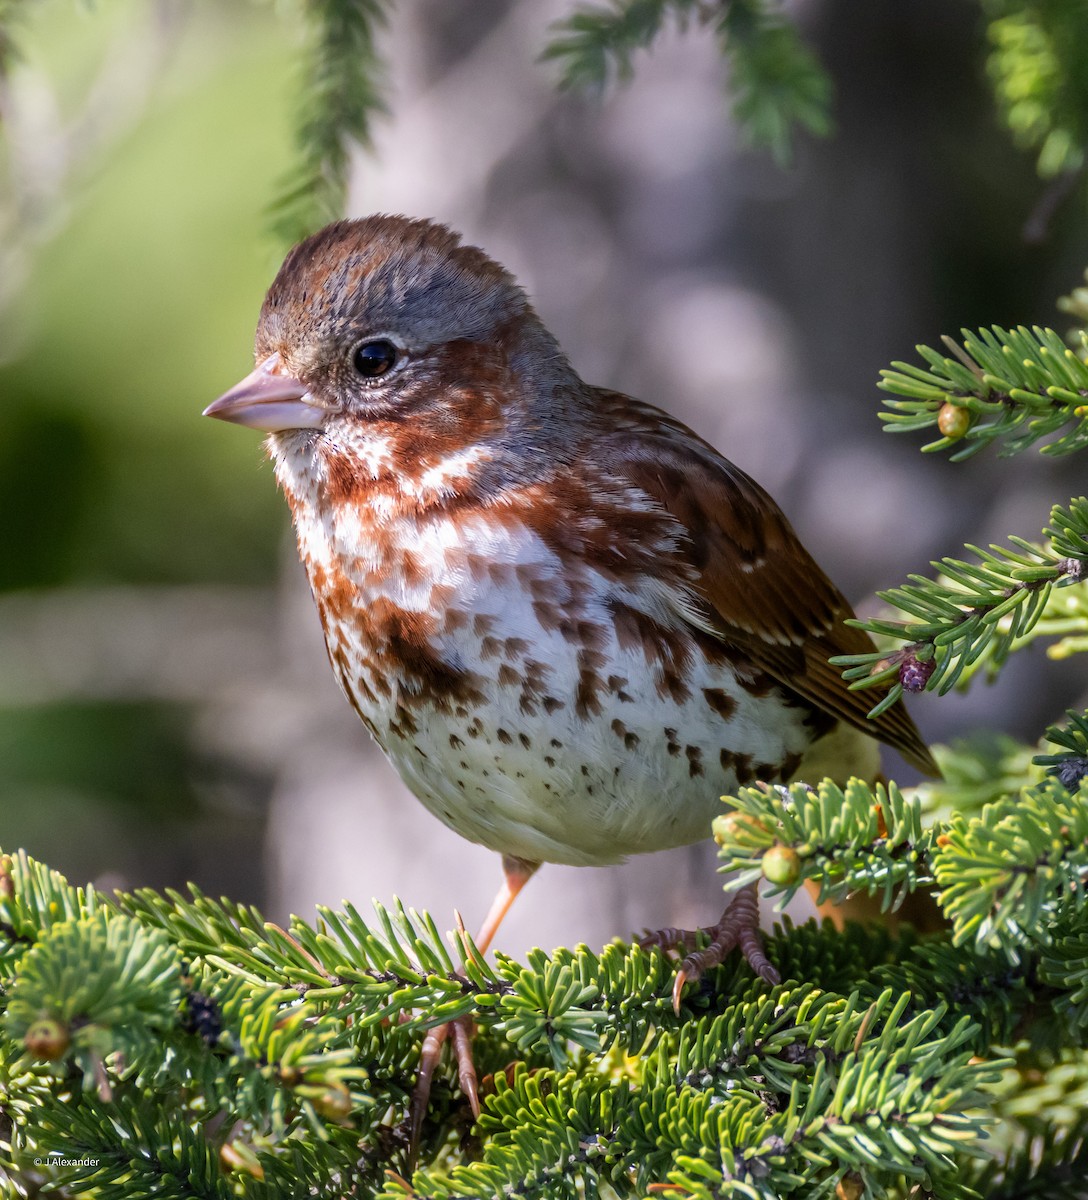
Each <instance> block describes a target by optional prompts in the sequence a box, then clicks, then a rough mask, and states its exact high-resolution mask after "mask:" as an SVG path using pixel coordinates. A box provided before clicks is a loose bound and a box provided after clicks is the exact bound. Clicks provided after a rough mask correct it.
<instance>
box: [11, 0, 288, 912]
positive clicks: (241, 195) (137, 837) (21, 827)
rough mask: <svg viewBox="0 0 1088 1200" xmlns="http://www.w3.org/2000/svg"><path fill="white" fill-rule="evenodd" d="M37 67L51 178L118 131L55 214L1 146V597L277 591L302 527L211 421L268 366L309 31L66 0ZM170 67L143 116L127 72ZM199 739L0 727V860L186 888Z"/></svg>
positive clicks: (25, 70)
mask: <svg viewBox="0 0 1088 1200" xmlns="http://www.w3.org/2000/svg"><path fill="white" fill-rule="evenodd" d="M168 18H169V19H170V20H171V22H172V23H171V24H170V25H169V26H168V27H166V28H164V27H163V26H162V25H161V24H160V25H158V26H157V25H156V22H162V21H163V20H164V19H168ZM155 39H159V43H158V44H156V41H155ZM145 43H146V44H145ZM15 49H16V54H15V61H14V65H13V67H12V73H11V76H10V79H9V81H8V82H9V84H10V86H11V87H12V89H13V94H14V96H15V97H16V99H17V100H18V101H19V103H20V104H21V105H22V107H23V109H24V111H25V112H26V113H29V114H30V116H31V117H32V118H33V121H32V123H31V125H30V129H31V132H32V134H33V135H34V136H35V137H36V138H37V144H31V145H30V146H29V161H30V162H31V164H32V165H33V164H38V165H40V164H41V163H42V162H43V161H47V159H48V155H49V154H53V153H60V154H61V157H62V158H63V152H59V151H58V150H57V147H56V146H54V145H51V144H49V142H48V137H47V136H46V135H42V134H41V130H42V129H45V130H47V131H60V132H63V131H64V130H65V129H66V128H69V127H70V126H71V124H72V123H76V122H78V121H79V120H80V119H81V118H82V117H84V116H85V115H86V113H87V112H88V111H89V109H90V107H91V105H92V103H94V102H95V92H96V89H97V90H98V92H99V94H100V93H101V90H102V89H107V91H108V89H111V88H114V89H116V96H115V97H112V99H111V104H112V107H110V106H106V108H105V109H104V110H103V111H105V113H106V117H107V118H108V119H112V120H116V122H117V128H118V130H119V132H118V134H117V136H116V137H114V138H112V139H111V138H108V137H107V138H104V139H103V142H102V147H101V151H100V152H95V153H93V154H90V155H88V158H87V161H85V162H83V163H77V164H74V165H73V169H72V170H71V172H70V174H69V175H68V177H67V178H62V180H61V183H60V185H59V188H58V189H57V191H56V192H55V193H52V194H51V193H50V192H49V191H48V188H47V187H43V188H42V189H40V190H35V188H34V187H33V186H30V187H29V190H28V179H27V177H26V171H25V162H26V160H25V159H20V158H19V156H18V153H17V149H12V147H11V145H10V144H8V140H7V139H0V141H2V142H3V148H2V149H0V156H2V157H0V239H5V240H7V242H8V244H7V245H6V246H4V245H3V244H2V242H0V255H3V257H4V259H5V260H6V261H9V262H12V263H15V264H16V265H17V267H18V269H19V276H18V277H17V278H16V277H13V276H12V275H10V274H9V278H8V279H6V280H0V285H2V286H0V293H3V295H4V298H5V299H6V303H5V304H3V306H0V511H2V512H3V513H4V536H3V553H2V554H0V592H3V591H13V590H18V589H42V588H53V587H58V586H78V585H81V584H103V583H105V584H137V585H144V584H152V585H153V584H163V583H169V584H186V583H199V582H204V581H216V582H218V583H223V582H226V583H232V582H233V583H268V584H271V583H272V581H273V579H274V573H275V565H276V556H277V553H278V548H279V546H280V545H281V543H282V536H281V531H283V530H284V529H285V526H286V516H285V513H284V512H283V509H282V506H281V504H280V502H279V499H278V497H277V495H276V490H275V488H274V487H272V486H270V479H269V472H268V470H267V469H266V468H265V467H264V465H263V462H262V455H261V451H260V449H259V443H258V442H257V440H256V439H255V438H254V437H252V436H247V435H246V433H245V432H244V431H240V430H239V431H228V430H224V429H223V428H222V427H216V428H212V423H211V422H209V421H205V420H203V419H202V418H201V415H200V414H201V410H202V409H203V408H204V406H205V405H206V404H208V403H209V402H210V401H211V400H212V399H214V398H215V396H216V395H218V394H219V393H220V392H221V391H223V390H225V389H226V388H227V387H228V386H229V385H230V384H231V383H233V382H234V381H235V380H236V379H237V378H238V377H239V376H240V375H242V374H244V373H245V371H247V370H248V369H249V367H250V365H251V359H250V355H249V347H250V345H251V338H252V331H253V325H254V321H255V319H256V313H257V310H258V307H259V305H260V301H261V297H262V295H263V293H264V289H265V287H266V286H267V284H268V281H269V280H270V278H271V276H272V273H273V271H274V268H275V265H276V263H277V261H278V258H279V255H280V250H281V247H280V246H278V245H277V244H275V243H274V242H273V240H272V238H271V236H270V234H269V232H268V222H267V214H266V209H267V205H268V197H269V196H270V195H271V194H272V192H273V191H274V189H275V186H276V181H277V180H278V179H279V178H281V177H282V176H283V174H284V172H285V171H286V169H287V167H288V164H289V162H290V160H291V156H292V149H291V145H290V118H289V112H288V109H289V106H290V100H291V92H292V86H293V82H294V79H293V67H294V63H295V57H296V55H297V49H296V48H295V47H293V46H292V45H291V42H290V30H289V26H288V25H287V23H285V22H283V21H281V20H280V19H278V17H277V14H276V13H275V11H274V10H273V9H272V8H271V7H270V6H258V5H251V4H223V3H217V2H215V0H200V2H198V3H195V4H193V5H191V6H183V7H179V6H175V7H174V9H173V10H169V9H168V8H167V7H166V6H161V5H157V4H149V3H147V0H102V2H101V3H98V4H95V5H94V6H91V5H86V6H81V5H76V4H73V3H71V0H44V2H42V3H40V4H38V5H36V6H35V8H34V12H33V20H30V19H24V20H21V21H20V22H19V23H18V24H17V26H16V28H15ZM154 53H161V54H162V56H163V57H162V63H161V70H157V71H156V72H155V76H154V78H152V79H151V80H150V81H149V86H148V87H147V89H146V91H145V93H143V94H141V93H139V91H138V90H137V89H134V88H133V86H132V84H131V82H130V81H127V80H126V79H124V78H123V75H124V72H125V71H126V69H127V66H128V64H131V63H132V62H133V61H138V60H139V59H140V56H141V55H143V54H149V55H150V54H154ZM125 55H129V56H130V57H129V58H126V57H125ZM134 91H135V92H136V94H135V95H134V94H133V92H134ZM43 122H44V123H45V124H43ZM25 128H26V126H24V129H25ZM9 132H11V131H9ZM91 132H92V133H93V132H95V130H93V129H92V130H91ZM24 149H25V148H24ZM53 165H54V166H57V165H58V164H53ZM66 165H68V164H65V163H63V162H61V163H60V164H59V168H60V169H61V171H62V173H63V168H64V167H65V166H66ZM20 172H22V174H20ZM51 178H52V177H51V176H49V175H48V173H46V175H45V181H46V184H48V183H49V181H50V179H51ZM33 183H34V181H33V179H31V180H29V184H30V185H33ZM21 193H22V194H21ZM20 205H21V206H22V207H21V209H20ZM5 218H9V220H7V221H6V223H5V221H4V219H5ZM2 676H3V664H2V663H0V679H2ZM190 724H191V721H190V714H189V713H188V712H187V711H186V710H185V709H184V708H183V706H179V705H174V704H169V703H166V702H158V701H140V700H136V701H131V702H121V701H110V700H102V701H100V702H96V701H93V700H87V701H80V702H78V703H77V702H71V703H68V702H57V703H44V704H36V705H32V706H30V707H25V708H19V707H12V706H3V707H0V838H2V839H3V841H4V842H5V843H6V844H22V845H29V846H31V847H34V848H36V849H37V850H38V851H40V852H41V853H47V854H50V855H52V856H54V857H55V858H56V860H57V861H59V862H61V863H62V864H63V865H65V866H66V867H67V868H69V869H73V870H78V872H79V873H80V874H81V875H84V874H89V875H94V874H96V873H97V872H98V871H100V870H101V869H102V866H103V864H110V865H111V866H113V867H114V868H115V869H119V870H122V871H124V872H126V873H127V874H128V878H129V879H130V880H131V881H133V882H135V881H142V880H143V878H144V874H143V872H144V871H149V872H152V873H153V874H154V875H155V877H157V878H174V879H176V881H177V882H181V880H182V878H183V877H184V876H185V875H186V874H191V873H192V869H193V862H192V861H191V858H189V857H188V855H189V850H190V849H191V848H187V847H186V845H185V844H184V839H181V840H179V841H178V842H177V844H175V845H170V844H169V843H170V842H172V841H173V840H174V839H172V838H167V839H164V838H163V831H162V827H161V826H159V827H156V826H155V825H154V824H153V821H152V819H153V818H154V819H157V820H160V821H161V820H162V819H163V818H164V817H169V820H171V821H172V822H173V823H174V826H175V828H176V826H177V825H178V823H179V822H185V821H188V822H190V823H192V822H194V821H195V822H196V823H197V825H196V826H192V827H191V828H190V830H189V834H188V836H189V838H190V840H192V839H193V838H197V837H198V836H199V833H198V832H197V827H198V826H199V822H200V818H199V814H198V811H197V810H198V799H197V797H198V791H199V789H198V788H197V786H196V782H195V781H196V780H197V779H198V778H199V776H200V773H201V771H202V764H201V761H200V757H199V755H198V754H197V752H196V751H195V750H194V748H193V746H192V744H191V740H190ZM222 819H223V817H222V814H218V815H217V820H218V821H222ZM250 819H251V820H252V818H250ZM226 820H227V824H228V826H229V825H230V818H229V817H228V818H226ZM248 836H249V837H250V838H251V839H252V838H253V837H255V836H256V837H259V833H256V832H255V831H254V830H253V829H252V828H250V829H249V831H248ZM226 840H227V841H228V842H229V837H228V838H227V839H226ZM91 845H94V846H96V853H89V852H88V853H86V854H85V849H84V848H87V850H88V851H89V847H90V846H91ZM243 888H244V889H245V890H248V885H247V884H243Z"/></svg>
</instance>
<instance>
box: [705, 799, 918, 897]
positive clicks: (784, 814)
mask: <svg viewBox="0 0 1088 1200" xmlns="http://www.w3.org/2000/svg"><path fill="white" fill-rule="evenodd" d="M728 801H729V804H730V805H731V806H734V807H735V811H734V812H731V813H729V814H728V815H726V816H722V817H718V818H716V819H715V821H714V836H715V839H716V840H717V842H718V845H719V853H718V857H719V862H720V866H719V870H721V871H722V872H727V873H729V878H728V879H727V881H726V884H725V889H726V891H735V890H737V889H739V888H741V887H744V886H745V885H746V884H748V883H751V882H752V881H753V880H757V879H760V878H761V877H762V878H764V879H766V880H768V881H769V883H770V884H771V887H770V889H769V893H768V894H769V895H772V896H774V895H778V896H781V897H782V900H781V902H780V903H781V905H785V904H787V903H788V902H789V901H790V900H791V899H792V898H793V896H794V895H796V893H797V892H798V891H799V890H800V888H801V887H802V886H803V884H804V883H805V882H806V881H811V882H812V883H815V884H816V885H817V887H818V889H819V896H818V901H817V902H818V903H821V904H822V903H824V902H826V901H832V902H836V903H838V902H841V901H842V900H845V899H846V897H847V896H848V895H850V894H851V893H852V892H856V891H858V890H859V889H861V890H864V891H867V892H868V893H870V894H878V893H879V894H881V896H882V906H883V908H884V909H885V910H889V909H894V908H896V907H898V904H899V902H900V901H901V900H902V898H903V896H904V895H905V894H906V893H907V892H910V891H913V890H915V889H916V888H920V887H925V886H927V885H928V884H930V883H931V882H932V875H931V873H930V872H929V869H928V867H927V866H926V862H927V857H928V855H929V852H930V834H929V833H928V832H927V831H926V830H925V829H924V828H923V826H922V814H921V806H920V804H919V802H918V800H917V799H908V798H907V797H905V796H904V794H903V793H902V792H901V791H900V790H899V788H898V787H896V786H895V784H894V783H893V784H889V785H888V786H887V787H885V786H884V785H883V784H877V785H876V786H875V788H874V787H871V786H870V785H869V784H867V783H865V782H864V781H863V780H860V779H851V780H850V781H849V783H847V784H846V786H845V787H839V786H838V785H837V784H835V783H833V782H832V781H831V780H830V779H824V780H822V781H821V782H820V783H819V785H818V786H817V787H816V788H812V787H809V786H808V785H807V784H804V783H794V784H791V785H790V786H789V787H788V788H787V787H762V788H761V787H754V788H745V789H743V790H741V791H739V792H737V793H736V794H735V795H732V796H730V797H728Z"/></svg>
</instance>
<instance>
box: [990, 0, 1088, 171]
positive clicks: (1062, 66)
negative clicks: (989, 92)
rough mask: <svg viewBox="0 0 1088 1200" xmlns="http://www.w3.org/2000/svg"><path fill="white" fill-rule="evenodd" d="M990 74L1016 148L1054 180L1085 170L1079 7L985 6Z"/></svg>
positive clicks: (1056, 2) (1086, 39)
mask: <svg viewBox="0 0 1088 1200" xmlns="http://www.w3.org/2000/svg"><path fill="white" fill-rule="evenodd" d="M985 8H986V11H987V15H988V17H989V18H990V20H989V23H988V25H987V31H986V32H987V39H988V41H989V44H990V54H989V60H988V62H987V73H988V74H989V76H990V81H991V83H992V85H993V89H994V96H995V98H996V100H997V104H998V110H999V112H1000V113H1001V116H1002V117H1003V118H1004V120H1005V123H1006V125H1007V126H1008V128H1009V131H1010V132H1011V134H1012V136H1013V139H1014V141H1015V142H1016V144H1017V145H1018V146H1021V147H1023V148H1024V149H1028V150H1033V151H1035V152H1036V154H1037V166H1038V171H1039V174H1040V175H1042V176H1043V177H1044V178H1052V177H1054V176H1056V175H1059V174H1061V173H1063V172H1066V173H1068V172H1070V171H1076V170H1077V169H1078V168H1079V167H1081V166H1083V164H1084V157H1085V146H1086V145H1088V116H1086V113H1088V84H1086V83H1085V80H1084V78H1083V76H1084V63H1085V60H1086V58H1088V31H1086V30H1085V24H1084V12H1083V10H1082V9H1081V8H1080V7H1079V5H1078V4H1077V3H1076V0H1050V2H1049V3H1045V4H1031V5H1024V4H1019V3H1015V0H987V3H986V5H985Z"/></svg>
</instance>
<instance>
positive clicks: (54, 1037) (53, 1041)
mask: <svg viewBox="0 0 1088 1200" xmlns="http://www.w3.org/2000/svg"><path fill="white" fill-rule="evenodd" d="M71 1040H72V1039H71V1038H70V1037H69V1036H68V1027H67V1026H66V1025H62V1024H61V1022H60V1021H57V1020H54V1019H53V1018H52V1017H42V1018H41V1019H40V1020H37V1021H35V1022H34V1024H33V1025H31V1027H30V1028H29V1029H28V1030H27V1031H26V1033H25V1034H24V1035H23V1045H24V1046H26V1048H27V1050H28V1052H29V1053H30V1054H32V1055H33V1056H34V1058H41V1059H44V1060H45V1061H46V1062H56V1060H57V1059H58V1058H63V1056H64V1052H65V1051H66V1050H67V1049H68V1045H69V1043H70V1042H71Z"/></svg>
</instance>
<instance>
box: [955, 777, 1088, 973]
mask: <svg viewBox="0 0 1088 1200" xmlns="http://www.w3.org/2000/svg"><path fill="white" fill-rule="evenodd" d="M932 863H933V873H934V876H935V878H936V880H937V884H938V886H939V887H940V889H941V890H940V904H941V908H942V910H943V912H944V913H945V915H946V916H947V917H948V918H949V919H950V920H951V921H952V941H953V945H956V946H960V945H965V944H974V945H977V946H980V947H981V946H988V947H993V948H995V949H1000V950H1001V951H1003V952H1004V953H1005V954H1006V955H1007V956H1008V957H1009V959H1010V961H1013V962H1016V961H1019V958H1020V955H1021V953H1022V952H1023V949H1024V948H1025V947H1047V946H1049V945H1050V944H1051V943H1052V941H1053V937H1054V930H1055V929H1056V928H1058V927H1060V926H1061V925H1062V924H1063V923H1064V922H1067V921H1073V920H1077V921H1082V920H1083V914H1084V910H1085V905H1086V892H1085V884H1086V882H1088V806H1086V805H1085V795H1084V794H1083V793H1076V792H1069V791H1068V790H1067V789H1065V788H1064V787H1062V785H1061V784H1060V783H1059V782H1058V781H1057V780H1056V779H1047V780H1046V781H1045V782H1043V783H1041V784H1040V785H1038V786H1037V787H1033V788H1026V789H1024V791H1023V792H1021V793H1020V794H1019V795H1016V796H1009V797H1006V798H1005V799H1004V800H1003V801H1001V802H998V803H997V804H994V805H987V806H986V808H984V809H983V811H982V813H981V814H980V815H979V816H978V817H977V818H973V819H968V818H965V817H963V816H961V815H959V814H956V815H954V816H953V817H952V818H951V820H950V821H949V822H948V823H947V824H945V825H944V826H943V827H942V828H941V830H940V833H939V835H938V836H937V838H936V846H935V848H934V851H933V856H932Z"/></svg>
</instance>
